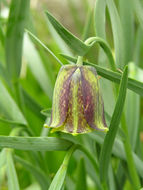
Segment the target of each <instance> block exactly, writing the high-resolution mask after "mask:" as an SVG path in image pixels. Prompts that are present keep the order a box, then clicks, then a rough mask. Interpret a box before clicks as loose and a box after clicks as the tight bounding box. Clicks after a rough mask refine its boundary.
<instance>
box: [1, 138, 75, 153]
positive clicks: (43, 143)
mask: <svg viewBox="0 0 143 190" xmlns="http://www.w3.org/2000/svg"><path fill="white" fill-rule="evenodd" d="M71 145H72V142H70V141H67V140H64V139H60V138H56V137H9V136H0V148H6V147H7V148H13V149H19V150H33V151H54V150H67V149H69V148H70V146H71Z"/></svg>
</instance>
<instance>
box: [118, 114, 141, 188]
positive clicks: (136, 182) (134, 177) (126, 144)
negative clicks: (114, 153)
mask: <svg viewBox="0 0 143 190" xmlns="http://www.w3.org/2000/svg"><path fill="white" fill-rule="evenodd" d="M121 124H122V128H123V130H124V133H125V134H126V138H125V141H124V142H123V143H124V149H125V152H126V159H127V164H128V169H129V173H130V176H131V179H132V183H133V185H134V188H135V190H138V189H140V187H141V184H140V180H139V177H138V174H137V171H136V167H135V163H134V159H133V154H132V149H131V145H130V140H129V134H128V128H127V123H126V118H125V113H123V116H122V119H121Z"/></svg>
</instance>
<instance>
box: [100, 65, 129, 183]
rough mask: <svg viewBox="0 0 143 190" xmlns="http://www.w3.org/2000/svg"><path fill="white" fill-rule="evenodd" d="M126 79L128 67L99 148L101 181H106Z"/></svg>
mask: <svg viewBox="0 0 143 190" xmlns="http://www.w3.org/2000/svg"><path fill="white" fill-rule="evenodd" d="M127 81H128V68H127V67H126V68H125V69H124V73H123V76H122V79H121V83H120V89H119V95H118V98H117V103H116V105H115V109H114V112H113V115H112V118H111V122H110V127H109V132H108V133H107V135H106V136H105V140H104V143H103V146H102V149H101V154H100V164H99V166H100V177H101V181H102V182H106V180H107V173H108V166H109V162H110V157H111V152H112V147H113V143H114V140H115V137H116V134H117V130H118V126H119V123H120V119H121V115H122V112H123V107H124V102H125V97H126V88H127ZM105 158H106V159H105Z"/></svg>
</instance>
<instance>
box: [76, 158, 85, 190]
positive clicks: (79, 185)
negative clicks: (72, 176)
mask: <svg viewBox="0 0 143 190" xmlns="http://www.w3.org/2000/svg"><path fill="white" fill-rule="evenodd" d="M75 189H76V190H79V189H82V190H86V189H87V184H86V170H85V165H84V159H83V158H81V159H80V161H79V165H78V169H77V177H76V188H75Z"/></svg>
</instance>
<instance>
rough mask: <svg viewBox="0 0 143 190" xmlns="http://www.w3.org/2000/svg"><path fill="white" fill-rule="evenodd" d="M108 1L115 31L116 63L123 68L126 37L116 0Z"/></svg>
mask: <svg viewBox="0 0 143 190" xmlns="http://www.w3.org/2000/svg"><path fill="white" fill-rule="evenodd" d="M106 3H107V7H108V11H109V14H110V19H111V26H112V31H113V38H114V47H115V59H116V65H117V66H118V67H120V68H123V66H124V64H125V60H124V52H125V51H124V39H123V31H122V26H121V21H120V17H119V14H118V11H117V8H116V6H115V3H114V1H113V0H106Z"/></svg>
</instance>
